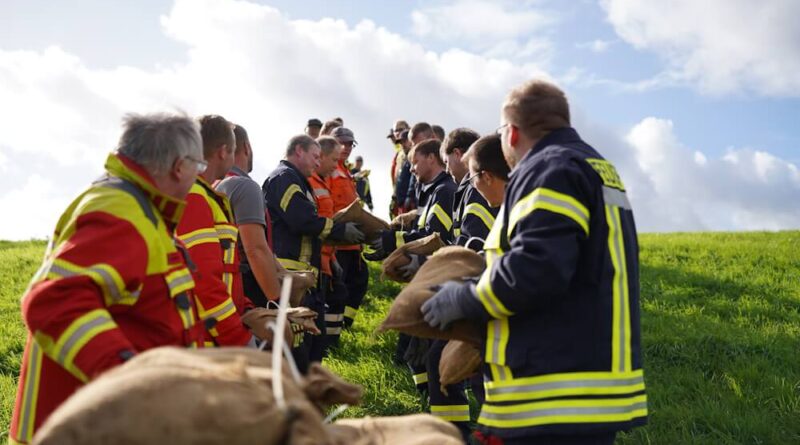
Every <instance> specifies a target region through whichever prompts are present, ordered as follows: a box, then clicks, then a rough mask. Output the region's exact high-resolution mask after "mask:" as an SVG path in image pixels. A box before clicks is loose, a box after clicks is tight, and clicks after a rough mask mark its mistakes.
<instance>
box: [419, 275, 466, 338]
mask: <svg viewBox="0 0 800 445" xmlns="http://www.w3.org/2000/svg"><path fill="white" fill-rule="evenodd" d="M472 286H474V284H471V283H461V282H459V281H448V282H447V283H444V284H443V285H441V286H434V287H432V288H431V290H435V291H436V293H435V294H434V295H433V297H431V298H430V300H428V301H426V302H425V303H424V304H423V305H422V307H421V308H420V311H422V316H423V318H425V322H426V323H428V324H429V325H431V326H432V327H434V328H439V329H440V330H442V331H444V330H445V329H447V328H448V327H449V326H450V324H451V323H453V322H454V321H457V320H461V319H463V318H466V316H467V306H468V305H469V304H470V303H472V301H470V299H472V300H475V301H474V303H476V304H480V303H479V302H478V301H477V299H476V298H475V297H474V294H473V291H472V289H470V287H472Z"/></svg>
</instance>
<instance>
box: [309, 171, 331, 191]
mask: <svg viewBox="0 0 800 445" xmlns="http://www.w3.org/2000/svg"><path fill="white" fill-rule="evenodd" d="M309 179H313V180H314V181H315V182H317V183H320V184H322V185H323V187H325V188H326V189H330V184H328V177H327V176H326V177H324V178H323V177H322V176H320V175H319V173H317V172H314V173H312V174H311V178H309ZM309 182H310V181H309Z"/></svg>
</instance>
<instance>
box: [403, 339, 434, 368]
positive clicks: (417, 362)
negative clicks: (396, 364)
mask: <svg viewBox="0 0 800 445" xmlns="http://www.w3.org/2000/svg"><path fill="white" fill-rule="evenodd" d="M430 348H431V341H430V339H427V338H419V337H411V339H410V340H409V341H408V347H407V348H406V352H404V353H403V360H405V362H406V363H408V366H412V367H415V368H418V367H421V366H425V363H426V362H427V361H428V351H429V350H430Z"/></svg>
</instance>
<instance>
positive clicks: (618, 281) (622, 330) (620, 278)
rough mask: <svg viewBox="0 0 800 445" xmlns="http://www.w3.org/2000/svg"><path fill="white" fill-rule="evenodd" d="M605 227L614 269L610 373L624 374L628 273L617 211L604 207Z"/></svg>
mask: <svg viewBox="0 0 800 445" xmlns="http://www.w3.org/2000/svg"><path fill="white" fill-rule="evenodd" d="M605 210H606V222H607V223H608V251H609V254H610V256H611V264H612V266H613V267H614V277H613V280H612V284H611V286H612V302H613V304H612V314H613V315H612V321H611V323H612V325H611V369H612V370H614V371H617V372H626V371H630V369H631V348H630V340H631V339H630V336H631V319H630V312H629V294H628V269H627V264H626V260H625V243H624V241H623V238H622V221H621V220H620V217H619V207H616V206H610V205H606V206H605Z"/></svg>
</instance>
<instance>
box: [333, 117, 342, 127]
mask: <svg viewBox="0 0 800 445" xmlns="http://www.w3.org/2000/svg"><path fill="white" fill-rule="evenodd" d="M331 120H332V121H334V122H338V123H339V125H344V119H342V118H341V117H339V116H336V117H334V118H333V119H331Z"/></svg>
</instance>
